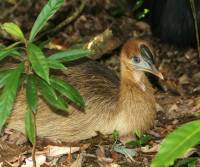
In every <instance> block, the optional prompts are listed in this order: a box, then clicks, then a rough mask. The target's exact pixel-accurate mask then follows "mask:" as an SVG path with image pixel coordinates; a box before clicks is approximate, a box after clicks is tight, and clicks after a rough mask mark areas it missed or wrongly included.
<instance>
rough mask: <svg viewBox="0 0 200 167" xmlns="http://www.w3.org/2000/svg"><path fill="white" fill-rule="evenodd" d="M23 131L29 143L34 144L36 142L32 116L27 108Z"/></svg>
mask: <svg viewBox="0 0 200 167" xmlns="http://www.w3.org/2000/svg"><path fill="white" fill-rule="evenodd" d="M25 129H26V134H27V136H28V139H29V141H30V142H31V143H32V144H34V143H35V141H36V129H35V122H34V114H33V112H32V111H31V110H30V109H29V108H28V109H27V111H26V113H25Z"/></svg>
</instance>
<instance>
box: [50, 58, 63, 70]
mask: <svg viewBox="0 0 200 167" xmlns="http://www.w3.org/2000/svg"><path fill="white" fill-rule="evenodd" d="M48 64H49V68H52V69H56V70H64V69H67V68H66V67H65V66H64V65H63V64H62V63H60V62H59V61H57V60H48Z"/></svg>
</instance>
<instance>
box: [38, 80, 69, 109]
mask: <svg viewBox="0 0 200 167" xmlns="http://www.w3.org/2000/svg"><path fill="white" fill-rule="evenodd" d="M38 84H39V87H40V92H41V94H42V96H43V97H44V99H45V100H46V101H47V103H48V104H50V105H51V106H52V107H55V108H56V109H59V110H64V111H67V104H66V103H64V101H63V100H62V98H61V97H58V96H57V95H56V92H55V91H54V89H53V88H52V87H50V86H49V85H48V84H47V83H45V82H44V81H42V80H41V79H38Z"/></svg>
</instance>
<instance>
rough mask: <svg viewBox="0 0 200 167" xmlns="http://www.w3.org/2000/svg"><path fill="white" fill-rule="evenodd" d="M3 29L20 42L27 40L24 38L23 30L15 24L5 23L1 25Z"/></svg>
mask: <svg viewBox="0 0 200 167" xmlns="http://www.w3.org/2000/svg"><path fill="white" fill-rule="evenodd" d="M1 28H2V29H3V30H5V31H6V32H7V33H9V34H10V35H12V36H13V37H15V38H16V39H18V40H20V41H25V40H26V39H25V38H24V34H23V32H22V30H21V29H20V28H19V26H18V25H17V24H15V23H12V22H9V23H4V24H2V25H1Z"/></svg>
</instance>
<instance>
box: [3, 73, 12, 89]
mask: <svg viewBox="0 0 200 167" xmlns="http://www.w3.org/2000/svg"><path fill="white" fill-rule="evenodd" d="M11 72H12V70H3V71H0V88H2V87H3V86H4V85H5V84H6V81H7V79H8V77H9V76H10V74H11Z"/></svg>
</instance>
